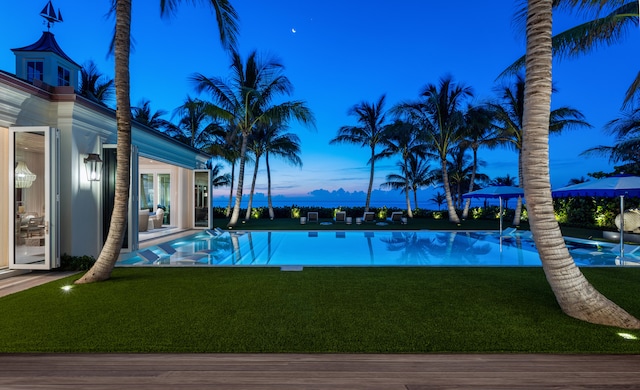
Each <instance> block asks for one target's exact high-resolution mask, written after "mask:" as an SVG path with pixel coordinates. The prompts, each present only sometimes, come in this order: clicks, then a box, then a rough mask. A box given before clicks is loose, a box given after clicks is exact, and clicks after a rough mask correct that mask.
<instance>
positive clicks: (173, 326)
mask: <svg viewBox="0 0 640 390" xmlns="http://www.w3.org/2000/svg"><path fill="white" fill-rule="evenodd" d="M584 273H585V274H586V276H587V277H588V278H589V280H590V281H591V282H592V283H593V284H594V285H595V286H596V287H597V288H598V289H600V290H601V291H602V292H603V293H605V294H606V295H607V296H608V297H609V298H610V299H612V300H613V301H614V302H617V303H618V304H620V305H621V306H622V307H624V308H626V309H627V310H628V311H629V312H631V313H632V314H635V315H636V316H640V299H638V293H637V290H638V289H637V287H638V286H639V285H640V269H633V268H599V269H592V268H591V269H584ZM78 277H79V276H78V275H76V276H74V277H70V278H66V279H63V280H61V281H56V282H52V283H49V284H46V285H42V286H39V287H35V288H32V289H30V290H27V291H24V292H20V293H16V294H13V295H9V296H6V297H3V298H0V313H2V317H1V318H2V320H1V321H0V352H383V353H395V352H397V353H408V352H415V353H428V352H472V353H473V352H560V353H640V341H639V340H626V339H623V338H622V337H620V336H619V335H618V334H617V333H618V332H619V331H620V330H619V329H615V328H610V327H604V326H596V325H591V324H587V323H584V322H581V321H578V320H574V319H572V318H569V317H567V316H566V315H564V314H562V313H561V311H560V309H559V308H558V306H557V304H556V302H555V299H554V297H553V294H552V293H551V291H550V289H549V286H548V284H547V282H546V280H545V277H544V274H543V271H542V269H541V268H305V269H304V271H302V272H281V271H280V270H279V269H278V268H267V269H265V268H261V269H258V268H234V269H231V268H224V269H223V268H162V269H147V268H144V269H141V268H117V269H115V270H114V273H113V278H112V279H111V280H109V281H107V282H103V283H96V284H92V285H83V286H74V287H73V289H72V290H71V291H68V292H65V291H63V290H61V289H60V287H61V286H63V285H65V284H67V283H70V282H72V281H73V280H74V279H76V278H78ZM628 333H631V334H633V335H635V336H636V337H639V338H640V331H633V332H628Z"/></svg>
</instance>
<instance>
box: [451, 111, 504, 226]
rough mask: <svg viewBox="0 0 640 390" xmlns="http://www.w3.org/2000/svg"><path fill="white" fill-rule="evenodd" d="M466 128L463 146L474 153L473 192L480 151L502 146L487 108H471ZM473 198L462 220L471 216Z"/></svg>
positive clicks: (466, 119) (466, 205)
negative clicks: (470, 208)
mask: <svg viewBox="0 0 640 390" xmlns="http://www.w3.org/2000/svg"><path fill="white" fill-rule="evenodd" d="M464 122H465V126H464V129H463V138H462V141H461V144H462V145H463V146H465V147H468V148H469V149H471V151H472V153H473V169H472V171H471V178H470V179H469V191H468V192H471V191H473V186H474V185H475V181H476V173H477V171H478V164H479V160H478V149H480V148H481V147H486V148H489V149H493V148H495V147H496V146H498V145H499V144H500V140H501V139H500V136H499V133H498V132H497V131H496V128H495V126H493V123H492V122H493V111H491V110H490V109H489V108H488V107H486V106H471V105H470V106H469V107H468V108H467V111H466V113H465V121H464ZM470 206H471V198H468V199H467V201H466V202H465V205H464V210H463V211H462V219H467V217H468V216H469V207H470Z"/></svg>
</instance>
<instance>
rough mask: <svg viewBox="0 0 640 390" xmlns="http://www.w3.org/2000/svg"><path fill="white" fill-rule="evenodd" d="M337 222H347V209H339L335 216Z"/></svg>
mask: <svg viewBox="0 0 640 390" xmlns="http://www.w3.org/2000/svg"><path fill="white" fill-rule="evenodd" d="M333 219H334V221H336V222H347V212H346V211H337V212H336V216H335V218H333Z"/></svg>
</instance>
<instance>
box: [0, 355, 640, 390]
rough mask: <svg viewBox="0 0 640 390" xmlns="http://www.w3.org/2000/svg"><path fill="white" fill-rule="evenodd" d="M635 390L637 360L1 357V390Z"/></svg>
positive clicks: (639, 384) (639, 385)
mask: <svg viewBox="0 0 640 390" xmlns="http://www.w3.org/2000/svg"><path fill="white" fill-rule="evenodd" d="M468 388H474V389H591V390H593V389H608V388H611V389H640V355H546V354H544V355H543V354H491V355H487V354H478V355H473V354H471V355H460V354H433V355H396V354H393V355H365V354H362V355H353V354H344V355H333V354H0V389H3V390H13V389H83V390H109V389H114V390H116V389H117V390H122V389H141V390H147V389H148V390H151V389H153V390H157V389H161V390H162V389H187V390H193V389H225V390H238V389H247V390H256V389H278V390H283V389H284V390H287V389H296V390H299V389H310V390H315V389H332V390H336V389H356V390H357V389H373V390H376V389H380V390H394V389H398V390H400V389H402V390H427V389H430V390H431V389H436V390H438V389H468Z"/></svg>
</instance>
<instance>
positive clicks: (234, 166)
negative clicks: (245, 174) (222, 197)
mask: <svg viewBox="0 0 640 390" xmlns="http://www.w3.org/2000/svg"><path fill="white" fill-rule="evenodd" d="M235 176H236V162H235V161H232V162H231V187H230V188H229V204H227V210H226V211H225V217H227V218H229V216H230V215H231V203H232V202H233V183H234V182H235V181H236V179H235Z"/></svg>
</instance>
